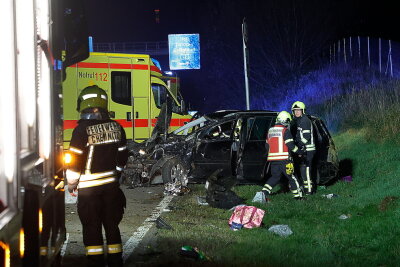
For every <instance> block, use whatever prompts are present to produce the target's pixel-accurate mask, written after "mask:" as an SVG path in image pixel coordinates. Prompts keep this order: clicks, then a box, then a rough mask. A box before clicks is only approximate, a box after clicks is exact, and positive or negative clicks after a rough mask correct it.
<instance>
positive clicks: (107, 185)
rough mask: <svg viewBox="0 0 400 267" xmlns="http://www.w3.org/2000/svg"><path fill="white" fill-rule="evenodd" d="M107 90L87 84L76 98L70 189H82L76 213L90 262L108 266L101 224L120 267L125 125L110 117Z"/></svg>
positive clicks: (114, 263) (74, 192)
mask: <svg viewBox="0 0 400 267" xmlns="http://www.w3.org/2000/svg"><path fill="white" fill-rule="evenodd" d="M107 98H108V97H107V93H106V92H105V91H104V90H103V89H101V88H99V87H98V86H96V85H94V86H89V87H86V88H85V89H83V90H82V92H81V93H80V95H79V97H78V105H77V106H78V107H77V110H78V111H79V112H80V113H81V119H80V120H79V121H78V126H77V127H76V128H75V129H74V131H73V133H72V139H71V143H70V147H69V152H68V153H70V155H71V156H72V157H71V158H72V161H71V163H70V164H69V166H68V168H67V171H66V176H67V181H68V191H69V192H70V194H71V195H72V196H76V195H77V192H78V191H79V194H78V214H79V218H80V220H81V223H82V229H83V243H84V245H85V247H86V255H87V260H88V266H105V261H104V249H103V235H102V227H104V230H105V234H106V239H107V264H108V266H122V265H123V261H122V241H121V234H120V231H119V228H118V225H119V223H120V222H121V220H122V216H123V213H124V208H125V206H126V199H125V196H124V193H123V192H122V190H121V189H120V188H119V181H118V180H119V177H120V174H121V172H122V170H123V168H124V166H125V164H126V162H127V158H128V152H127V147H126V136H125V131H124V129H123V128H122V126H121V125H120V124H119V123H118V122H116V121H114V120H111V119H110V118H109V115H108V112H107V102H108V100H107Z"/></svg>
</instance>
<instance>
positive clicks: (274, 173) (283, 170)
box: [262, 160, 302, 198]
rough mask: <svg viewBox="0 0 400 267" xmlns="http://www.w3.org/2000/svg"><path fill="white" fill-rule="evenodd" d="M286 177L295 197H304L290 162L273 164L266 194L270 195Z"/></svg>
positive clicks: (265, 188) (265, 190) (265, 187)
mask: <svg viewBox="0 0 400 267" xmlns="http://www.w3.org/2000/svg"><path fill="white" fill-rule="evenodd" d="M282 176H283V177H285V178H286V179H287V180H288V181H289V185H290V189H291V191H292V194H293V197H295V198H299V197H302V192H301V190H300V184H299V182H298V181H297V178H296V176H295V175H294V169H293V163H292V162H290V161H283V160H282V161H276V162H271V177H270V178H269V179H268V180H267V182H266V184H265V185H264V188H263V189H262V190H263V191H264V192H266V193H267V195H268V194H270V193H271V192H272V189H273V188H274V187H275V186H276V185H277V184H278V183H279V181H280V179H281V177H282Z"/></svg>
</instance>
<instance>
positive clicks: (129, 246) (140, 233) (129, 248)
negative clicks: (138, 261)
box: [122, 196, 174, 261]
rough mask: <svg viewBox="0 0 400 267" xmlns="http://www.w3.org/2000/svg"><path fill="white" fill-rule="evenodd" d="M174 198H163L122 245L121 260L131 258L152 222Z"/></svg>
mask: <svg viewBox="0 0 400 267" xmlns="http://www.w3.org/2000/svg"><path fill="white" fill-rule="evenodd" d="M173 198H174V196H165V197H164V198H163V200H161V202H160V204H158V205H157V207H156V208H155V209H154V210H153V212H152V213H151V215H150V217H148V218H147V219H146V220H145V221H144V222H143V224H142V225H141V226H140V227H139V228H138V229H137V230H136V232H134V233H133V235H132V236H131V237H130V238H129V239H128V241H126V243H125V245H124V250H123V254H122V258H123V260H124V261H126V260H127V259H128V258H129V256H131V254H132V252H133V250H134V249H135V248H136V247H137V246H138V245H139V243H140V241H142V239H143V237H144V236H145V235H146V233H147V232H148V231H149V230H150V228H151V227H152V226H153V225H154V221H155V220H157V218H158V217H160V215H161V213H162V211H163V210H164V209H165V208H166V207H167V206H168V204H169V203H170V202H171V200H172V199H173Z"/></svg>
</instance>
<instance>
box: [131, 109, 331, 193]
mask: <svg viewBox="0 0 400 267" xmlns="http://www.w3.org/2000/svg"><path fill="white" fill-rule="evenodd" d="M168 109H169V108H168V104H167V103H166V104H165V105H164V106H163V108H162V110H161V113H160V116H159V119H158V121H157V125H156V127H155V129H154V131H153V134H152V137H151V138H150V139H149V140H147V141H146V142H143V143H140V144H138V143H130V144H129V145H128V147H129V151H130V157H129V160H128V164H127V168H126V170H125V173H124V174H125V175H124V176H125V183H128V184H129V185H131V186H138V185H145V184H151V183H164V184H165V185H166V188H167V187H170V189H171V190H173V189H174V188H177V187H179V186H181V185H184V186H185V185H186V184H187V183H188V182H189V181H192V182H200V181H203V182H204V181H205V179H206V178H207V177H209V176H210V175H211V174H213V173H215V172H216V171H217V170H220V171H219V172H218V173H219V175H220V176H224V177H228V176H230V177H235V178H236V180H237V182H238V183H243V184H245V183H252V184H254V183H256V184H261V183H263V182H265V179H266V175H268V169H269V168H268V164H267V162H266V158H267V152H268V147H267V146H266V143H265V140H266V135H267V133H268V130H269V128H270V127H272V126H273V125H274V124H275V119H276V116H277V114H278V113H277V112H273V111H237V110H229V111H219V112H215V113H211V114H207V115H204V116H201V117H200V118H198V119H196V120H193V121H191V122H189V123H187V124H186V125H184V126H182V127H180V128H178V129H177V130H175V131H174V132H172V133H169V134H167V133H166V129H167V128H168V127H166V126H167V125H169V123H168V122H169V118H170V116H169V115H168V114H169V112H168ZM310 118H311V119H312V122H313V125H314V127H315V129H316V131H315V135H316V136H315V137H316V140H318V141H317V149H318V153H317V156H316V157H315V158H316V162H315V164H316V165H317V168H316V169H318V173H317V174H316V177H318V178H317V182H318V183H320V184H325V183H327V182H329V181H330V180H331V179H333V178H335V177H336V176H337V173H338V166H339V163H338V158H337V152H336V149H335V145H334V143H333V139H332V137H331V136H330V134H329V132H328V130H327V128H326V126H325V124H324V123H323V121H322V120H320V119H319V118H317V117H313V116H311V117H310ZM167 190H168V189H167Z"/></svg>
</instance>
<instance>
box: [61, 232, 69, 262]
mask: <svg viewBox="0 0 400 267" xmlns="http://www.w3.org/2000/svg"><path fill="white" fill-rule="evenodd" d="M68 240H69V233H67V237H66V238H65V241H64V244H63V246H62V248H61V252H60V253H61V257H64V255H65V252H66V251H67V246H68Z"/></svg>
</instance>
